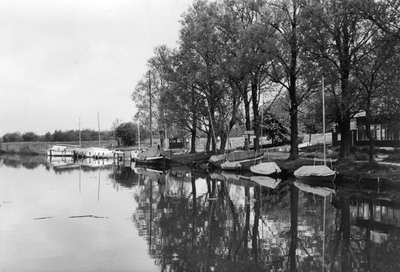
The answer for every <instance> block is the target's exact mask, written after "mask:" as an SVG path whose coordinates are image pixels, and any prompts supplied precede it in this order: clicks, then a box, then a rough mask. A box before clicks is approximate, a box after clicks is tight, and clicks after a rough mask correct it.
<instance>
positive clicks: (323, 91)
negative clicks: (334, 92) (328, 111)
mask: <svg viewBox="0 0 400 272" xmlns="http://www.w3.org/2000/svg"><path fill="white" fill-rule="evenodd" d="M324 88H325V86H324V74H322V131H323V133H324V165H326V135H325V89H324Z"/></svg>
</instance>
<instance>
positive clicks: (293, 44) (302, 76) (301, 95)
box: [263, 0, 315, 160]
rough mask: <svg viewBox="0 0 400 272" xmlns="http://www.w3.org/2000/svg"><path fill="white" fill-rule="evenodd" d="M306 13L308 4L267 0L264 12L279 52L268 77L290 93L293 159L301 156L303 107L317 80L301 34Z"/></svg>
mask: <svg viewBox="0 0 400 272" xmlns="http://www.w3.org/2000/svg"><path fill="white" fill-rule="evenodd" d="M304 10H305V3H303V2H301V1H297V0H291V1H267V5H266V8H265V9H264V13H263V21H264V24H265V25H266V27H273V28H274V29H275V30H276V35H277V39H276V44H275V48H276V50H275V53H274V55H273V57H272V58H273V60H272V65H271V67H270V69H269V71H268V75H269V77H270V79H271V80H272V81H273V82H275V83H277V84H280V85H281V86H283V87H284V88H285V89H286V90H287V92H288V97H289V101H290V103H289V108H288V109H289V115H290V134H291V136H290V155H289V158H290V159H292V160H294V159H297V158H298V157H299V148H298V145H299V140H298V138H299V125H298V111H299V105H300V104H301V102H302V101H304V100H306V98H307V96H308V95H309V94H310V92H311V91H312V88H313V86H314V85H315V77H313V76H310V71H311V70H310V69H309V68H310V67H308V65H306V64H308V63H307V58H306V52H305V50H304V44H303V34H302V32H301V30H302V25H303V24H304V18H303V13H304ZM313 72H315V70H313ZM307 77H308V78H307Z"/></svg>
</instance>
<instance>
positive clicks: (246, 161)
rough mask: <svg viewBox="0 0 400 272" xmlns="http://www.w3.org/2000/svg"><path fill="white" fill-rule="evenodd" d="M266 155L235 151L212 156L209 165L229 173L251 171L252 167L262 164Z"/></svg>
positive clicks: (251, 151)
mask: <svg viewBox="0 0 400 272" xmlns="http://www.w3.org/2000/svg"><path fill="white" fill-rule="evenodd" d="M263 157H264V153H260V152H256V151H253V150H250V151H234V152H230V153H225V154H220V155H215V156H212V157H211V158H210V159H209V163H210V165H211V166H212V167H215V168H221V169H223V170H228V171H239V170H249V169H250V166H251V165H255V164H258V163H260V162H261V159H262V158H263Z"/></svg>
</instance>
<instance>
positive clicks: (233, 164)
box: [221, 154, 264, 171]
mask: <svg viewBox="0 0 400 272" xmlns="http://www.w3.org/2000/svg"><path fill="white" fill-rule="evenodd" d="M263 157H264V154H259V155H255V157H253V158H248V159H244V160H237V161H229V160H227V161H226V162H224V163H222V164H221V169H222V170H226V171H247V170H250V167H251V166H252V165H256V164H258V163H260V162H261V160H262V158H263Z"/></svg>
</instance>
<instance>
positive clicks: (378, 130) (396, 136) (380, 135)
mask: <svg viewBox="0 0 400 272" xmlns="http://www.w3.org/2000/svg"><path fill="white" fill-rule="evenodd" d="M350 131H351V145H352V146H353V145H355V146H366V145H369V142H368V141H369V139H368V137H367V132H366V117H365V112H360V113H358V114H356V115H355V116H354V118H353V119H352V120H351V124H350ZM371 133H372V135H373V137H374V145H375V146H377V147H394V148H400V121H391V120H387V121H384V122H378V121H374V122H373V124H371ZM340 141H341V134H340V131H339V129H338V128H337V127H336V128H335V130H334V132H333V133H332V144H333V146H339V145H340Z"/></svg>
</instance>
